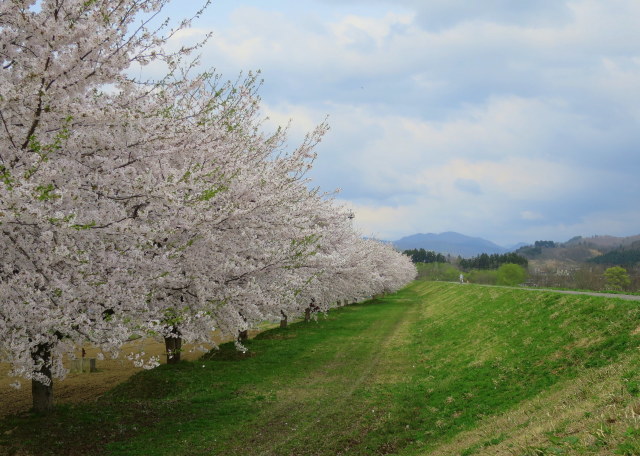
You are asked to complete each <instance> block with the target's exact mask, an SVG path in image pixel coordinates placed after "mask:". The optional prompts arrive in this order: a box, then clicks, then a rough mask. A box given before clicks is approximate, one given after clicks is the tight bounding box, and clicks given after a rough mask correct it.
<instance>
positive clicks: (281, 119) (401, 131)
mask: <svg viewBox="0 0 640 456" xmlns="http://www.w3.org/2000/svg"><path fill="white" fill-rule="evenodd" d="M247 4H250V5H253V6H240V7H235V4H232V3H228V5H227V4H225V5H227V6H225V8H228V9H229V10H231V11H232V13H231V14H230V15H229V16H228V17H227V18H226V22H225V21H223V20H220V19H217V20H216V24H217V25H216V27H215V28H213V33H214V37H213V38H212V40H211V42H210V43H209V44H208V45H207V46H206V47H205V49H204V52H203V56H202V60H203V62H205V65H206V66H212V67H216V68H218V69H219V70H220V71H222V72H223V74H225V75H227V77H229V78H234V77H235V75H236V74H237V73H238V72H239V71H240V70H249V69H258V68H260V69H263V70H264V71H263V75H264V77H265V79H266V82H265V86H264V90H263V96H264V99H265V114H267V115H269V117H270V118H271V119H272V120H271V123H270V124H269V125H272V124H274V123H277V124H281V125H282V124H286V123H287V122H288V121H289V119H293V124H292V129H291V136H292V142H294V143H295V142H297V141H299V139H300V138H301V137H302V135H303V134H304V133H305V132H306V131H309V130H311V129H312V128H313V127H314V126H315V125H317V124H318V123H319V122H322V120H323V119H324V118H325V116H326V115H329V123H330V124H331V127H332V128H331V131H330V132H329V134H328V136H327V138H326V139H325V141H323V143H322V144H321V145H320V147H319V148H318V151H319V154H320V155H319V157H318V160H317V164H316V168H315V170H314V171H313V173H312V175H313V177H314V178H315V179H316V182H317V183H318V184H320V185H321V186H322V187H323V188H324V189H327V190H330V189H333V188H335V187H342V188H343V189H344V191H343V193H342V196H341V198H343V199H345V200H348V201H350V202H352V204H354V206H355V209H356V211H358V213H360V212H361V215H358V220H359V222H358V223H361V224H362V226H363V227H364V228H365V231H368V232H373V233H381V234H382V235H384V236H383V237H387V238H389V237H391V236H392V234H394V233H395V235H397V236H398V237H399V236H400V235H404V234H411V233H412V232H418V231H420V232H424V231H438V230H441V231H446V230H456V231H462V232H466V234H472V235H485V237H488V238H490V239H493V240H496V238H495V236H494V237H491V236H490V234H491V233H492V232H500V233H503V234H501V235H500V238H501V239H504V240H505V241H508V242H517V241H520V240H525V241H527V240H535V239H540V238H549V239H554V240H563V239H562V238H563V237H566V236H568V237H572V236H574V235H578V234H586V235H589V234H595V233H598V232H599V234H607V233H609V234H616V233H617V234H621V233H623V232H624V231H625V230H626V231H627V232H626V234H635V233H634V231H637V227H638V226H640V225H638V218H639V217H638V214H637V212H638V211H637V210H636V209H635V207H636V204H637V203H636V202H635V200H634V198H636V196H637V194H638V192H640V183H636V182H637V177H636V176H637V175H638V174H639V173H640V154H638V153H637V151H638V150H639V149H640V137H638V135H637V122H638V120H639V119H640V52H639V51H638V50H637V43H638V42H640V28H639V27H637V24H636V22H637V18H638V17H640V3H639V2H635V1H632V0H611V1H608V2H602V1H599V0H573V1H556V0H542V1H539V2H516V3H514V2H510V1H506V0H491V1H488V2H483V3H482V5H481V6H478V5H479V4H478V5H475V4H471V3H469V2H463V1H462V0H456V1H449V0H434V1H430V2H419V1H417V0H399V1H397V2H391V1H390V0H385V1H383V0H379V1H377V2H363V1H345V2H335V1H333V0H325V1H312V0H304V1H303V2H302V3H296V4H295V5H294V6H291V7H290V8H287V4H288V2H286V1H278V2H275V3H269V4H268V5H267V4H262V3H260V2H257V1H253V2H248V3H247ZM372 5H375V9H373V6H372ZM211 10H212V11H211V13H212V14H215V12H216V4H215V3H214V4H213V5H212V7H211ZM303 10H304V11H303ZM197 26H198V27H199V28H198V29H193V30H190V31H187V32H184V34H182V35H178V36H176V37H175V45H176V46H177V45H179V44H180V43H182V42H189V41H188V40H193V39H195V38H197V37H199V36H202V34H203V33H205V32H206V31H207V27H206V26H205V24H202V23H198V24H197ZM628 195H629V196H628ZM596 214H598V215H596ZM603 214H606V217H604V218H603V217H602V215H603ZM591 227H593V228H592V229H591ZM596 228H597V231H596ZM590 229H591V230H590ZM572 230H576V231H573V232H572ZM578 230H586V231H578ZM589 230H590V231H589ZM614 231H615V232H616V233H614ZM536 233H540V235H537V234H536ZM554 233H555V235H554ZM520 236H522V238H520ZM568 237H567V238H568ZM496 241H497V240H496Z"/></svg>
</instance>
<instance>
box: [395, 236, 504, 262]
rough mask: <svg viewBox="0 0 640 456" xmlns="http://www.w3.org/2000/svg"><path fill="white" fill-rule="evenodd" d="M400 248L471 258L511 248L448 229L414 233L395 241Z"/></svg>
mask: <svg viewBox="0 0 640 456" xmlns="http://www.w3.org/2000/svg"><path fill="white" fill-rule="evenodd" d="M393 245H395V247H396V248H397V249H398V250H409V249H425V250H432V251H434V252H437V253H443V254H445V255H446V254H450V255H452V256H461V257H463V258H471V257H474V256H477V255H480V254H482V253H487V254H493V253H499V254H502V253H506V252H508V251H510V249H506V248H504V247H500V246H499V245H497V244H494V243H493V242H491V241H487V240H486V239H482V238H478V237H470V236H465V235H464V234H460V233H455V232H453V231H448V232H446V233H440V234H434V233H428V234H413V235H411V236H406V237H403V238H402V239H398V240H397V241H394V242H393Z"/></svg>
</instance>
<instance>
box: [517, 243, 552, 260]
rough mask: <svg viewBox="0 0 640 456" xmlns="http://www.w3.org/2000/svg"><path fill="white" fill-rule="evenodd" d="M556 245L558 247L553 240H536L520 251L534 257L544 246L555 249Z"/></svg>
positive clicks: (519, 250)
mask: <svg viewBox="0 0 640 456" xmlns="http://www.w3.org/2000/svg"><path fill="white" fill-rule="evenodd" d="M555 247H557V245H556V243H555V242H553V241H536V242H534V243H533V245H527V246H525V247H521V248H519V249H518V252H519V253H520V254H522V255H528V256H530V257H534V256H536V255H540V254H541V253H542V249H543V248H547V249H553V248H555Z"/></svg>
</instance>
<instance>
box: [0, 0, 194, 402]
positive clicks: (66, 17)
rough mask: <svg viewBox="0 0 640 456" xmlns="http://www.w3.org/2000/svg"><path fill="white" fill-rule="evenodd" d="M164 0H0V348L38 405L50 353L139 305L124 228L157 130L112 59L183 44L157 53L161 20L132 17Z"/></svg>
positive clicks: (122, 328)
mask: <svg viewBox="0 0 640 456" xmlns="http://www.w3.org/2000/svg"><path fill="white" fill-rule="evenodd" d="M165 3H166V1H151V0H149V1H115V0H113V1H112V0H103V1H99V2H95V1H89V2H87V1H82V0H64V1H63V0H43V1H37V2H36V1H35V0H10V1H5V2H2V3H0V43H1V47H0V61H1V62H2V69H1V70H0V88H1V89H0V90H1V93H0V255H1V256H2V258H3V263H2V265H1V266H0V293H1V294H2V296H3V300H2V304H1V306H0V334H2V337H1V338H0V353H1V354H2V357H3V360H5V361H8V362H10V363H11V365H12V367H13V370H12V372H11V374H12V375H14V376H16V377H22V378H25V379H30V380H32V391H33V396H34V407H35V409H36V410H39V411H47V410H49V409H50V408H51V406H52V401H53V398H52V391H53V390H52V386H51V382H52V378H54V377H63V376H64V375H65V374H66V370H65V369H64V367H63V364H62V359H63V355H64V354H72V353H73V352H74V350H75V348H76V346H77V345H78V344H79V343H84V342H86V341H91V342H92V343H95V344H97V345H100V346H102V347H103V348H104V349H105V350H111V351H115V350H117V348H118V347H119V345H120V344H121V343H122V341H123V340H125V339H126V338H127V337H128V335H129V333H130V331H129V329H128V327H127V325H126V324H124V323H126V321H129V320H131V319H132V318H133V317H134V316H135V314H137V313H138V311H142V310H144V309H143V308H140V306H141V305H142V304H144V302H145V300H144V296H145V294H146V289H147V287H148V284H147V283H145V281H144V280H142V278H141V277H138V275H137V274H136V273H135V272H136V271H137V270H139V264H140V262H144V260H145V259H144V255H143V253H142V252H141V251H140V249H137V248H136V247H135V246H136V244H137V243H138V242H139V241H140V236H139V234H138V233H137V232H136V231H135V230H132V229H130V228H132V226H134V225H135V224H136V223H135V221H136V219H137V218H139V216H140V214H141V211H142V210H143V208H144V207H145V206H146V205H147V204H148V201H147V195H142V194H140V193H139V192H138V191H137V189H136V186H137V178H138V177H139V176H144V174H145V172H146V168H147V164H146V163H145V160H144V158H145V157H146V156H147V155H148V154H153V153H154V143H157V141H158V140H159V139H160V136H161V135H159V134H158V133H157V132H152V133H149V131H148V130H146V129H147V128H148V127H149V122H148V119H147V117H148V116H146V115H145V114H144V112H143V111H140V108H141V105H142V104H143V103H142V102H141V100H144V98H145V94H148V93H149V90H151V89H147V88H145V87H144V86H140V85H139V84H136V83H135V81H133V80H131V79H130V78H128V77H127V76H126V75H125V70H127V68H129V67H130V66H131V65H132V64H134V63H138V64H146V63H148V62H150V61H153V60H164V61H166V62H167V63H168V64H170V65H171V64H172V62H173V61H175V59H177V58H179V56H180V55H182V54H185V53H186V52H188V51H189V50H188V49H182V50H180V51H179V52H178V53H177V54H173V55H169V54H166V53H164V52H162V47H161V45H162V44H163V43H164V42H166V39H167V36H168V35H167V36H163V35H162V33H161V32H162V26H161V28H160V29H149V28H148V24H149V22H142V23H141V24H140V25H135V21H136V20H138V19H137V18H139V17H140V15H141V14H142V15H144V14H148V13H153V12H158V11H159V10H160V9H161V8H162V6H163V5H164V4H165ZM187 25H188V22H184V23H182V24H181V25H179V27H178V28H183V27H186V26H187ZM170 33H171V32H170V31H169V35H170ZM154 136H155V141H154V140H153V139H152V137H154ZM142 239H144V237H143V238H142Z"/></svg>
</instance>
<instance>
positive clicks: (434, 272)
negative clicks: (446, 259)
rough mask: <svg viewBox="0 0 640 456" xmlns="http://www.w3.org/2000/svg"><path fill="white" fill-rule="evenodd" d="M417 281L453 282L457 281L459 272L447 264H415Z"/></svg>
mask: <svg viewBox="0 0 640 456" xmlns="http://www.w3.org/2000/svg"><path fill="white" fill-rule="evenodd" d="M416 267H417V268H418V279H421V280H434V281H445V282H453V281H457V280H458V276H459V275H460V270H459V269H458V268H456V267H455V266H453V265H452V264H449V263H416Z"/></svg>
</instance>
